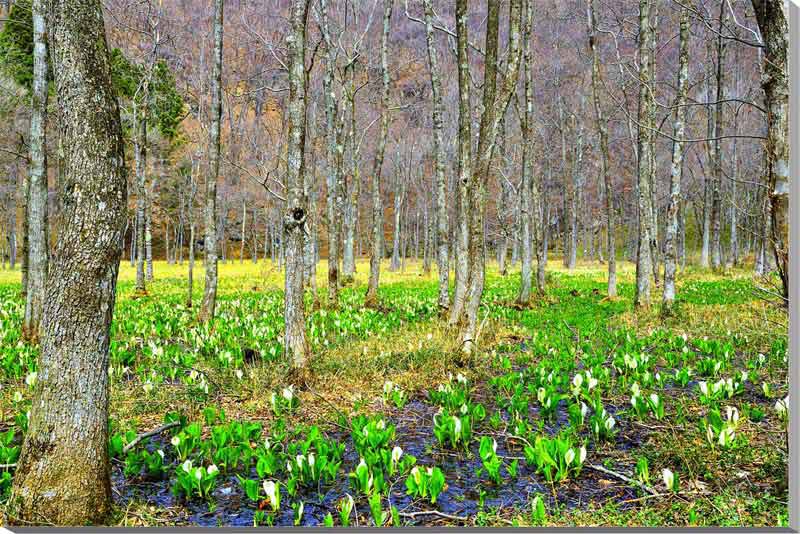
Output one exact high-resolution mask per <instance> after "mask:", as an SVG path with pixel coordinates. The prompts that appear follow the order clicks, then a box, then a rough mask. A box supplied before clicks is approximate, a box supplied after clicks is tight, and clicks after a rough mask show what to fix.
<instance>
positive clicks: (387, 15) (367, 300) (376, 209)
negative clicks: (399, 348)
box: [364, 0, 394, 307]
mask: <svg viewBox="0 0 800 534" xmlns="http://www.w3.org/2000/svg"><path fill="white" fill-rule="evenodd" d="M393 3H394V1H393V0H384V2H383V33H382V34H381V78H382V81H383V85H382V92H381V133H380V137H379V138H378V147H377V149H376V152H375V163H374V165H373V167H372V248H371V250H370V258H369V283H368V285H367V294H366V296H365V297H364V305H365V306H367V307H376V306H377V305H378V284H379V282H380V275H381V260H382V259H383V201H382V199H381V173H382V171H383V159H384V156H385V154H386V138H387V137H388V135H389V83H390V78H389V32H390V30H391V25H390V23H391V18H392V7H393Z"/></svg>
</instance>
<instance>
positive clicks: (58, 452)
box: [12, 0, 127, 526]
mask: <svg viewBox="0 0 800 534" xmlns="http://www.w3.org/2000/svg"><path fill="white" fill-rule="evenodd" d="M47 8H48V9H47V28H49V29H50V30H51V31H50V33H49V35H48V43H49V45H50V53H51V55H50V57H51V61H52V67H53V68H52V72H53V77H54V84H55V95H56V100H57V103H58V108H59V119H60V121H59V126H60V129H61V132H60V133H61V136H62V138H63V139H64V176H63V180H64V183H63V188H62V189H61V190H62V191H63V193H62V194H63V195H65V200H66V201H65V202H64V203H63V208H62V213H61V220H62V223H63V224H62V225H61V227H60V229H59V233H58V243H57V244H56V248H55V252H54V255H53V261H52V267H51V275H50V276H49V277H48V279H47V282H46V286H45V287H46V290H45V291H46V298H45V300H44V302H43V310H42V312H43V313H42V325H41V355H40V357H39V364H38V373H39V375H38V383H37V385H36V389H35V393H34V399H33V402H32V404H31V416H30V423H29V428H28V432H27V433H26V434H25V441H24V443H23V446H22V452H21V455H20V459H19V462H18V467H17V471H16V473H15V476H14V486H13V489H12V501H13V502H14V503H15V514H16V519H17V520H19V521H20V522H22V523H26V524H27V523H34V524H43V523H54V524H56V525H74V526H80V525H85V524H87V523H89V524H91V523H99V522H102V521H103V519H104V518H105V517H106V515H107V514H108V513H109V511H110V510H111V479H110V474H111V472H110V464H109V458H108V417H109V413H108V402H109V398H108V397H109V391H108V349H109V337H110V327H111V320H112V315H113V311H114V299H115V289H116V281H117V273H118V270H119V260H120V258H121V256H122V246H121V243H122V241H121V237H122V232H123V229H124V227H125V213H126V204H127V187H126V178H125V176H126V174H125V168H124V165H125V154H124V144H123V139H122V128H121V124H120V114H119V108H118V107H117V99H116V95H115V92H114V88H113V86H112V81H111V68H110V64H109V58H108V47H107V45H106V39H105V29H104V27H103V13H102V7H101V5H100V2H97V1H96V0H69V1H65V0H50V1H49V2H48V4H47Z"/></svg>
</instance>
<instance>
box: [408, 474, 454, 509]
mask: <svg viewBox="0 0 800 534" xmlns="http://www.w3.org/2000/svg"><path fill="white" fill-rule="evenodd" d="M444 487H445V479H444V473H443V472H442V470H441V469H439V468H438V467H428V468H422V469H420V468H419V467H418V466H414V468H413V469H411V473H410V474H409V475H408V478H406V489H407V491H406V493H407V494H408V495H411V496H412V497H414V498H415V499H427V498H428V497H429V496H430V501H431V504H436V499H437V498H438V497H439V495H440V494H441V493H442V491H444Z"/></svg>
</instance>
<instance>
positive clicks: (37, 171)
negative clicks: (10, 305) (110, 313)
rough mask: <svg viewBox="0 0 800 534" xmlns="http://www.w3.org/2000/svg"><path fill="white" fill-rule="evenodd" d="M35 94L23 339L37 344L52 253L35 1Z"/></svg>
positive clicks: (40, 6)
mask: <svg viewBox="0 0 800 534" xmlns="http://www.w3.org/2000/svg"><path fill="white" fill-rule="evenodd" d="M31 11H32V14H33V90H32V92H31V138H30V178H29V181H28V191H29V192H28V206H27V209H28V213H27V219H28V280H27V282H28V289H27V291H26V294H25V297H26V298H25V319H24V322H23V325H22V337H23V338H24V339H26V340H27V341H29V342H32V343H36V342H37V341H38V338H39V323H40V322H41V318H42V306H43V302H44V291H45V282H46V280H47V265H48V261H49V255H50V249H49V244H48V239H47V143H46V130H47V126H46V121H47V38H46V32H45V21H44V19H45V2H44V0H33V2H32V4H31Z"/></svg>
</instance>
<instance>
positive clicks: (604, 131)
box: [588, 0, 617, 298]
mask: <svg viewBox="0 0 800 534" xmlns="http://www.w3.org/2000/svg"><path fill="white" fill-rule="evenodd" d="M595 3H596V0H589V1H588V17H589V49H590V51H591V53H592V99H593V101H594V115H595V122H596V123H597V134H598V136H599V137H600V181H601V183H602V184H603V189H604V191H605V197H606V232H607V236H606V238H607V241H606V244H607V247H608V296H609V297H611V298H613V297H616V296H617V250H616V248H617V245H616V241H615V239H614V188H613V185H612V183H611V175H610V173H609V171H608V164H609V159H610V158H609V154H608V123H607V122H606V119H605V117H604V116H603V107H602V105H601V103H600V85H601V84H602V78H601V74H600V58H599V54H598V52H597V18H596V12H597V10H596V7H595Z"/></svg>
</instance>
